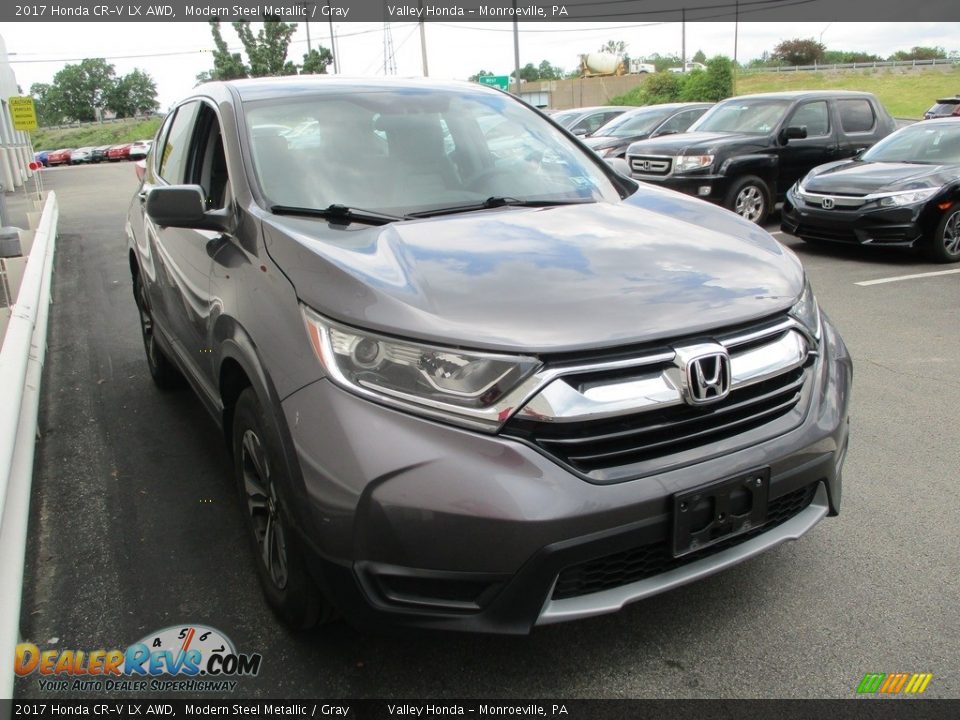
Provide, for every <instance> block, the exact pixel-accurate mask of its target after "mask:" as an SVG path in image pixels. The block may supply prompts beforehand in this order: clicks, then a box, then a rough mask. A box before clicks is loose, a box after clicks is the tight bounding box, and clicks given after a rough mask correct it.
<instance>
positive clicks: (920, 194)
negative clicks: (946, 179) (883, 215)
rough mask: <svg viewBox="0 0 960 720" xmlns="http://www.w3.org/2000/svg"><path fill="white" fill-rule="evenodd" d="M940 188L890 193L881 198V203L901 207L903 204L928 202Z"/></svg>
mask: <svg viewBox="0 0 960 720" xmlns="http://www.w3.org/2000/svg"><path fill="white" fill-rule="evenodd" d="M938 190H940V188H926V189H925V190H905V191H903V192H895V193H889V194H887V195H884V196H883V197H881V198H880V205H881V206H883V207H900V206H902V205H913V204H914V203H922V202H926V201H927V200H929V199H930V198H932V197H933V196H934V194H936V192H937V191H938Z"/></svg>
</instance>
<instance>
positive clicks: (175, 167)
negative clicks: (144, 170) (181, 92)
mask: <svg viewBox="0 0 960 720" xmlns="http://www.w3.org/2000/svg"><path fill="white" fill-rule="evenodd" d="M198 105H199V103H197V102H190V103H186V104H185V105H181V106H180V107H179V108H177V114H176V116H174V118H173V122H172V123H171V124H170V131H169V132H168V133H167V137H166V140H165V141H164V143H163V149H162V151H161V152H160V153H159V155H160V167H159V172H160V177H162V178H163V179H164V180H166V181H167V182H168V183H170V184H172V185H177V184H179V183H182V182H183V176H184V172H185V170H186V164H187V157H188V154H189V152H188V151H189V150H190V139H191V137H192V135H193V120H194V118H195V117H196V114H197V107H198Z"/></svg>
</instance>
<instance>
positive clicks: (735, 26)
mask: <svg viewBox="0 0 960 720" xmlns="http://www.w3.org/2000/svg"><path fill="white" fill-rule="evenodd" d="M735 8H736V9H735V10H734V13H735V14H734V16H733V17H734V19H733V94H734V95H736V94H737V70H738V69H739V68H740V65H739V64H738V62H737V43H738V41H739V39H740V0H737V2H736V5H735Z"/></svg>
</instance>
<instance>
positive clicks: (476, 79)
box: [467, 70, 495, 82]
mask: <svg viewBox="0 0 960 720" xmlns="http://www.w3.org/2000/svg"><path fill="white" fill-rule="evenodd" d="M494 74H495V73H492V72H490V71H489V70H481V71H480V72H478V73H477V74H475V75H471V76H470V77H468V78H467V80H469V81H470V82H480V78H481V77H483V76H484V75H494Z"/></svg>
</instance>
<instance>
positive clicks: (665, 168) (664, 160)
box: [630, 155, 673, 175]
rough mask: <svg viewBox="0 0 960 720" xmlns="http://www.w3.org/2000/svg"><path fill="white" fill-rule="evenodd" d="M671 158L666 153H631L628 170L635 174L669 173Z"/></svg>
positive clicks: (671, 164)
mask: <svg viewBox="0 0 960 720" xmlns="http://www.w3.org/2000/svg"><path fill="white" fill-rule="evenodd" d="M672 166H673V158H672V157H668V156H666V155H632V156H630V170H631V171H633V172H634V173H636V174H637V175H669V174H670V168H671V167H672Z"/></svg>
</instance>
